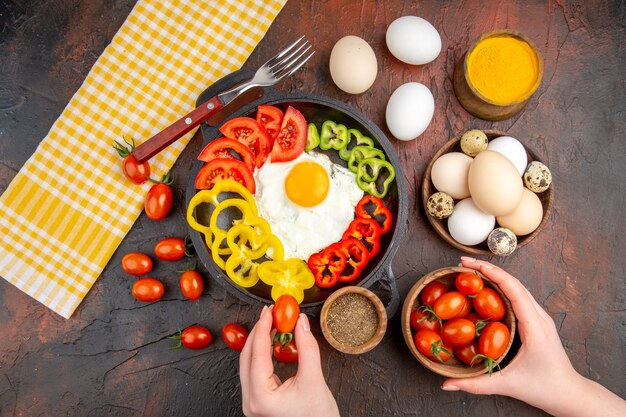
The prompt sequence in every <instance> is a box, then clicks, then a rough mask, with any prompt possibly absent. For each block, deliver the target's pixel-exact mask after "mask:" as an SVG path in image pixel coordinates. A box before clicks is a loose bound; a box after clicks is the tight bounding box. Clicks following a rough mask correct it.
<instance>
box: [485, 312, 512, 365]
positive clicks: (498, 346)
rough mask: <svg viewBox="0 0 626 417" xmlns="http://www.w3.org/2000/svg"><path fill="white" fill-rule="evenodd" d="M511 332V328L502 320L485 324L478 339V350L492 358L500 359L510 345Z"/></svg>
mask: <svg viewBox="0 0 626 417" xmlns="http://www.w3.org/2000/svg"><path fill="white" fill-rule="evenodd" d="M510 339H511V333H510V332H509V328H508V327H506V325H505V324H504V323H502V322H500V321H494V322H491V323H489V324H488V325H486V326H485V328H484V329H483V331H482V333H481V334H480V338H479V339H478V350H479V351H480V353H482V354H483V355H485V356H487V357H488V358H491V359H494V360H495V359H498V358H499V357H500V356H502V354H503V353H504V351H505V350H506V348H507V347H508V346H509V340H510Z"/></svg>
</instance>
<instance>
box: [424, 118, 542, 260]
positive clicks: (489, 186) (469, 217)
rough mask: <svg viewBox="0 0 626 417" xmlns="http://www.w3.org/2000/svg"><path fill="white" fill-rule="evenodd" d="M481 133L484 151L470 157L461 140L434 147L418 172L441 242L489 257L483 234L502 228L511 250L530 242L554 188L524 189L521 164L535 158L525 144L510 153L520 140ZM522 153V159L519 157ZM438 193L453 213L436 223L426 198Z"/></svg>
mask: <svg viewBox="0 0 626 417" xmlns="http://www.w3.org/2000/svg"><path fill="white" fill-rule="evenodd" d="M483 132H484V133H485V134H486V136H487V139H488V140H489V141H490V147H488V148H487V149H486V150H484V151H482V152H480V153H478V154H477V155H475V156H473V157H472V156H468V155H466V154H465V153H463V152H462V149H461V145H460V142H461V136H458V137H455V138H453V139H451V140H450V141H448V142H447V143H446V144H445V145H443V146H442V147H441V148H440V149H439V151H438V152H437V153H436V154H435V155H434V156H433V158H432V159H431V160H430V162H429V164H428V166H427V167H426V171H425V173H424V179H423V182H422V203H423V206H424V210H425V212H426V217H427V218H428V221H429V222H430V224H431V225H432V226H433V228H434V229H435V231H436V232H437V234H439V235H440V236H441V237H442V238H443V239H444V240H445V241H446V242H448V243H449V244H451V245H452V246H454V247H455V248H457V249H460V250H462V251H464V252H466V253H469V254H472V255H482V256H495V255H496V254H495V253H494V252H493V251H492V250H490V248H489V246H488V243H487V237H488V235H489V234H490V233H491V232H494V233H496V234H498V233H499V234H504V233H508V232H507V231H506V230H505V231H503V230H502V229H503V228H505V229H510V230H512V231H513V234H514V235H515V238H516V241H517V244H516V247H515V248H514V250H519V249H520V248H521V247H523V246H525V245H527V244H528V243H530V242H531V241H532V240H533V239H534V238H535V237H536V236H537V235H538V234H539V232H540V231H541V229H542V228H543V226H544V225H545V223H546V221H547V218H548V215H549V213H550V212H551V211H552V201H553V191H554V190H553V185H551V186H550V187H549V188H548V189H547V190H545V191H543V192H541V193H533V192H531V191H530V190H528V188H527V187H525V186H524V182H523V179H522V174H523V173H524V170H525V168H526V166H527V165H528V163H530V162H531V161H541V159H540V158H539V157H538V156H537V155H536V154H535V153H534V152H533V151H532V150H530V149H529V148H528V146H526V145H523V149H521V148H520V149H516V147H519V145H518V144H517V143H521V140H520V141H516V140H506V139H505V140H499V141H495V139H497V138H507V137H509V136H508V134H507V133H506V132H502V131H498V130H489V129H487V130H483ZM505 148H506V149H505ZM501 152H504V153H508V154H509V157H504V156H503V155H502V153H501ZM522 152H523V153H524V155H522V156H521V157H520V154H521V153H522ZM442 157H443V158H442ZM476 158H478V160H477V159H476ZM474 162H478V164H476V165H475V167H474V168H478V169H471V170H470V169H469V168H470V166H471V164H473V163H474ZM443 173H446V174H448V175H443ZM433 174H434V177H433ZM449 174H453V175H449ZM459 175H461V176H462V175H465V177H461V178H459V177H458V176H459ZM446 177H447V178H446ZM450 178H457V179H456V180H453V182H455V183H453V184H449V183H446V181H450ZM441 189H446V190H448V192H447V194H449V195H450V196H451V197H452V198H453V200H454V210H453V211H452V214H453V215H450V216H449V217H446V218H442V219H439V218H436V217H434V216H432V215H430V214H429V208H428V200H429V198H430V197H431V196H432V195H433V194H435V193H436V192H437V191H439V190H441ZM455 211H456V214H455ZM485 212H487V213H490V214H489V215H486V214H485Z"/></svg>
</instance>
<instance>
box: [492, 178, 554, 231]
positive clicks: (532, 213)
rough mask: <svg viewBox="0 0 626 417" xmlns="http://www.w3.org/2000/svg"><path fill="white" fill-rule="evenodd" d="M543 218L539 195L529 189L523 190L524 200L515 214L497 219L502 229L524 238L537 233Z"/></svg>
mask: <svg viewBox="0 0 626 417" xmlns="http://www.w3.org/2000/svg"><path fill="white" fill-rule="evenodd" d="M542 218H543V206H542V205H541V200H539V197H537V194H535V193H533V192H532V191H530V190H529V189H528V188H524V189H523V194H522V200H521V201H520V203H519V205H518V206H517V207H516V208H515V210H513V212H511V213H509V214H507V215H505V216H498V217H496V221H497V222H498V224H499V225H500V226H502V227H506V228H507V229H509V230H511V231H512V232H513V233H515V234H516V235H517V236H524V235H527V234H529V233H532V232H534V231H535V229H536V228H537V227H539V224H540V223H541V219H542Z"/></svg>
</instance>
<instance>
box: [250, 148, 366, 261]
mask: <svg viewBox="0 0 626 417" xmlns="http://www.w3.org/2000/svg"><path fill="white" fill-rule="evenodd" d="M254 177H255V181H256V184H257V191H256V194H255V195H254V199H255V200H256V203H257V206H258V209H259V215H260V216H261V217H263V218H264V219H266V220H267V221H268V222H269V224H270V226H271V230H272V233H273V234H275V235H276V236H277V237H278V238H279V239H280V240H281V242H282V243H283V246H284V249H285V259H288V258H292V257H293V258H300V259H304V260H305V261H306V260H307V259H308V258H309V256H310V255H312V254H313V253H315V252H318V251H320V250H322V249H324V248H325V247H327V246H329V245H330V244H331V243H333V242H336V241H338V240H340V239H341V236H342V235H343V232H344V231H345V230H346V229H347V228H348V225H349V224H350V222H351V221H352V219H353V218H354V207H355V206H356V204H357V203H358V202H359V200H360V199H361V197H363V191H362V190H361V189H360V188H359V187H358V186H357V183H356V176H355V174H354V173H352V172H350V171H349V170H348V169H347V168H344V167H342V166H339V165H337V164H334V163H333V162H332V161H331V160H330V159H329V158H328V157H327V156H326V155H323V154H320V153H315V152H311V153H302V154H301V155H300V156H298V157H297V158H296V159H294V160H293V161H289V162H276V163H271V162H266V163H265V164H264V165H263V166H262V167H261V168H259V169H258V170H257V171H256V173H255V175H254Z"/></svg>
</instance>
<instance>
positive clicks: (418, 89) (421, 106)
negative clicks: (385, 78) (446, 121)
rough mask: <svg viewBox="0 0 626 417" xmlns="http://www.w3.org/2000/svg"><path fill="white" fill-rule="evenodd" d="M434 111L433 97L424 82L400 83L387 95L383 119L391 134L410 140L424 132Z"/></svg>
mask: <svg viewBox="0 0 626 417" xmlns="http://www.w3.org/2000/svg"><path fill="white" fill-rule="evenodd" d="M434 113H435V99H434V98H433V95H432V93H431V92H430V90H429V89H428V87H426V86H425V85H424V84H420V83H414V82H411V83H406V84H402V85H401V86H400V87H398V88H396V90H395V91H394V92H393V94H391V97H389V101H388V102H387V109H386V111H385V119H386V120H387V127H388V128H389V131H390V132H391V134H392V135H393V136H394V137H396V138H397V139H400V140H411V139H415V138H417V137H418V136H419V135H421V134H422V133H424V131H425V130H426V128H427V127H428V125H429V124H430V121H431V120H432V118H433V114H434Z"/></svg>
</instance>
